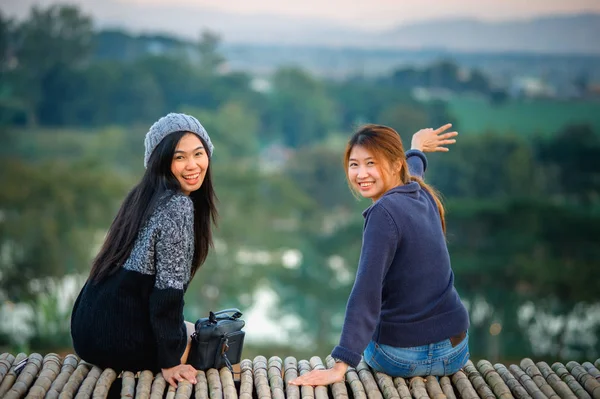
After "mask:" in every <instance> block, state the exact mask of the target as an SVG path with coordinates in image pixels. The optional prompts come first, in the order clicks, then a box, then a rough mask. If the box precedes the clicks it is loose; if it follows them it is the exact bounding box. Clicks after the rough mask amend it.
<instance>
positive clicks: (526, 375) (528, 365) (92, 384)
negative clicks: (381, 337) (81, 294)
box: [0, 353, 600, 399]
mask: <svg viewBox="0 0 600 399" xmlns="http://www.w3.org/2000/svg"><path fill="white" fill-rule="evenodd" d="M26 357H27V355H25V354H24V353H20V354H18V355H17V356H14V355H12V354H9V353H3V354H1V355H0V398H5V399H18V398H28V399H29V398H31V399H33V398H40V399H41V398H48V399H71V398H76V399H81V398H107V397H108V398H136V399H161V398H168V399H187V398H196V399H329V398H335V399H496V398H498V399H513V398H516V399H559V398H562V399H600V371H598V369H599V368H600V359H597V360H596V361H595V362H594V363H592V362H584V363H582V364H579V363H577V362H574V361H570V362H568V363H567V364H566V365H565V364H562V363H554V364H552V366H550V365H548V364H547V363H545V362H543V361H540V362H537V363H534V362H533V361H532V360H531V359H527V358H526V359H523V360H522V361H521V362H520V364H519V365H516V364H511V365H509V366H508V367H507V366H505V365H502V364H499V363H497V364H494V365H492V364H491V363H490V362H489V361H487V360H480V361H478V362H477V363H476V364H474V363H473V362H471V361H469V363H468V364H467V365H466V366H465V367H464V368H463V370H462V371H459V372H458V373H456V374H454V375H452V376H448V377H441V378H439V379H438V378H421V377H415V378H411V379H403V378H392V377H390V376H388V375H385V374H382V373H379V372H375V371H374V370H371V369H370V368H369V366H367V365H366V364H365V363H364V362H362V363H361V364H360V365H359V366H358V367H357V368H356V369H353V368H350V369H349V370H348V372H347V374H346V381H345V382H341V383H336V384H333V385H331V386H328V387H324V386H322V387H314V388H313V387H307V386H305V387H296V386H292V385H288V384H287V382H288V381H290V380H292V379H294V378H296V376H298V375H302V374H304V373H306V372H308V371H309V370H312V369H323V368H326V367H332V366H333V360H332V359H331V358H330V357H327V359H326V364H323V362H322V360H321V359H320V358H318V357H313V358H311V359H310V361H307V360H300V361H297V360H296V359H295V358H293V357H288V358H285V360H282V359H281V358H279V357H272V358H270V359H268V360H267V359H266V358H265V357H263V356H257V357H256V358H254V360H248V359H246V360H243V361H242V362H241V363H240V364H239V367H238V369H239V371H240V373H239V375H238V374H236V375H235V378H234V375H232V373H231V372H230V371H229V370H228V369H227V368H223V369H221V370H215V369H210V370H208V371H206V372H203V371H199V372H198V376H197V380H198V383H197V384H195V385H191V384H190V383H188V382H182V383H179V386H178V388H177V389H175V388H173V387H170V386H168V384H167V383H166V382H165V380H164V379H163V378H162V375H161V374H160V373H158V374H157V375H153V374H152V373H151V372H150V371H144V372H141V373H138V374H137V375H134V374H133V373H131V372H123V373H122V374H121V375H117V374H116V373H115V372H114V371H113V370H112V369H104V370H102V369H100V368H98V367H96V366H93V365H90V364H88V363H85V362H83V361H80V360H79V359H78V358H77V356H75V355H67V356H65V357H64V358H62V357H59V356H58V355H56V354H53V353H51V354H48V355H46V356H45V357H42V356H41V355H40V354H37V353H33V354H31V355H30V356H29V359H28V360H27V363H26V364H25V367H24V368H22V369H21V371H20V372H19V373H18V374H17V373H15V367H14V366H15V365H17V364H18V363H19V362H20V361H21V360H23V359H25V358H26Z"/></svg>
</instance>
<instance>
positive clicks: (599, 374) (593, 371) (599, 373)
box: [581, 362, 600, 381]
mask: <svg viewBox="0 0 600 399" xmlns="http://www.w3.org/2000/svg"><path fill="white" fill-rule="evenodd" d="M581 365H582V366H583V368H584V369H585V370H586V371H587V372H588V373H590V375H591V376H592V377H594V378H595V379H596V380H598V381H600V370H598V369H597V368H596V367H595V366H594V365H593V364H592V363H590V362H584V363H582V364H581Z"/></svg>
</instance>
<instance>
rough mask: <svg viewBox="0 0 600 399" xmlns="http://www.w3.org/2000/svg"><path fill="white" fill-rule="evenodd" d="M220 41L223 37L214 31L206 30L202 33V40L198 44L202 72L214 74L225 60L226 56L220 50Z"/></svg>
mask: <svg viewBox="0 0 600 399" xmlns="http://www.w3.org/2000/svg"><path fill="white" fill-rule="evenodd" d="M220 43H221V37H220V36H219V35H218V34H216V33H214V32H210V31H204V32H202V33H201V34H200V40H199V41H198V44H197V49H198V54H199V56H200V65H199V67H200V70H199V72H200V73H202V74H207V75H214V74H216V73H217V72H218V69H219V67H220V66H221V65H222V64H223V63H224V62H225V58H224V57H223V56H222V55H221V54H219V51H218V48H219V45H220Z"/></svg>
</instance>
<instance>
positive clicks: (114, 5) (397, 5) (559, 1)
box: [0, 0, 600, 29]
mask: <svg viewBox="0 0 600 399" xmlns="http://www.w3.org/2000/svg"><path fill="white" fill-rule="evenodd" d="M67 2H69V3H75V4H80V5H82V6H83V8H84V9H85V10H86V11H89V12H91V13H92V14H93V15H95V14H97V15H99V16H100V17H101V18H102V17H103V16H106V15H111V13H117V12H118V11H119V9H121V8H122V9H123V10H128V9H132V8H131V6H146V7H148V9H149V10H150V9H164V8H165V7H174V8H185V9H189V10H194V9H197V10H203V9H204V10H213V11H223V12H228V13H237V14H246V15H248V14H254V15H256V14H259V15H272V16H286V17H296V18H298V17H299V18H304V17H309V18H318V19H326V20H331V21H332V22H334V23H336V24H341V25H346V26H349V27H360V28H364V29H385V28H389V27H392V26H395V25H399V24H403V23H410V22H416V21H423V20H428V19H439V18H447V17H474V18H477V19H482V20H487V21H497V20H508V19H523V18H525V19H526V18H532V17H536V16H542V15H548V14H573V13H582V12H597V13H600V0H569V1H567V0H528V1H523V0H370V1H368V2H366V1H362V0H361V1H359V0H302V1H291V0H67ZM32 3H38V4H42V5H48V4H51V3H57V1H56V0H2V1H1V2H0V9H2V10H3V11H4V12H7V13H8V14H9V15H17V16H24V15H25V14H26V13H27V10H29V8H30V5H31V4H32ZM135 8H136V9H138V8H139V7H135ZM128 18H131V19H132V21H135V18H136V16H135V15H128Z"/></svg>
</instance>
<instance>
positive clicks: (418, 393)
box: [409, 377, 429, 399]
mask: <svg viewBox="0 0 600 399" xmlns="http://www.w3.org/2000/svg"><path fill="white" fill-rule="evenodd" d="M409 386H410V393H411V394H412V397H413V398H415V399H429V395H427V389H426V388H425V380H424V379H423V378H422V377H413V378H411V379H410V382H409Z"/></svg>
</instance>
